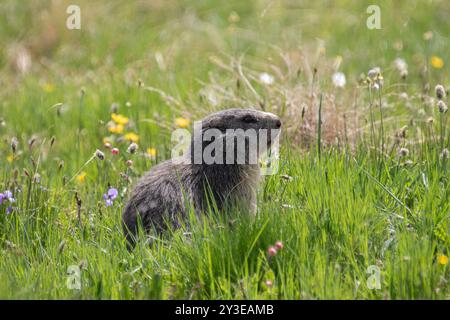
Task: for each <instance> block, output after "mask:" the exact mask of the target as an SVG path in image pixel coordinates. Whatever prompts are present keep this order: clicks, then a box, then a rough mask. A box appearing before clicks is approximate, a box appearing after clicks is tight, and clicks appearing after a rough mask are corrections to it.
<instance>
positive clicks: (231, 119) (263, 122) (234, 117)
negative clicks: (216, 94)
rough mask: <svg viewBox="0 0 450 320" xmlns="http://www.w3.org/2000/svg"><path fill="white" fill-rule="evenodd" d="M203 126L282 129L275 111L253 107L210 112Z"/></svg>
mask: <svg viewBox="0 0 450 320" xmlns="http://www.w3.org/2000/svg"><path fill="white" fill-rule="evenodd" d="M202 128H203V130H205V129H211V128H215V129H219V130H220V131H222V132H225V130H226V129H243V130H247V129H254V130H260V129H267V130H272V129H274V130H275V129H280V128H281V120H280V118H278V117H277V116H276V115H274V114H273V113H269V112H263V111H258V110H253V109H227V110H223V111H219V112H216V113H213V114H210V115H209V116H207V117H206V118H204V119H203V120H202Z"/></svg>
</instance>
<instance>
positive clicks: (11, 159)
mask: <svg viewBox="0 0 450 320" xmlns="http://www.w3.org/2000/svg"><path fill="white" fill-rule="evenodd" d="M6 161H8V162H9V163H12V162H13V161H14V156H13V155H12V154H10V155H9V156H7V157H6Z"/></svg>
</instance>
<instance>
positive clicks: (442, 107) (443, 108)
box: [438, 100, 448, 113]
mask: <svg viewBox="0 0 450 320" xmlns="http://www.w3.org/2000/svg"><path fill="white" fill-rule="evenodd" d="M438 109H439V112H440V113H446V112H447V110H448V107H447V105H446V104H445V102H444V101H442V100H439V101H438Z"/></svg>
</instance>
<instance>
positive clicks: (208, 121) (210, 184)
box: [122, 109, 281, 244]
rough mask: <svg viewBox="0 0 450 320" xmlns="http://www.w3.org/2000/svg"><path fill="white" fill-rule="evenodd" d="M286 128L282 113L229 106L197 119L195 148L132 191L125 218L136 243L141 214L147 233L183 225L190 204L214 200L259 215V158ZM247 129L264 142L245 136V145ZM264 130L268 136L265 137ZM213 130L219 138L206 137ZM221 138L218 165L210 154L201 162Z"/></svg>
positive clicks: (204, 205) (197, 206) (202, 205)
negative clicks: (213, 144)
mask: <svg viewBox="0 0 450 320" xmlns="http://www.w3.org/2000/svg"><path fill="white" fill-rule="evenodd" d="M198 125H201V130H200V135H198V134H196V128H195V127H196V126H198ZM280 127H281V121H280V119H279V118H278V117H277V116H276V115H274V114H272V113H268V112H262V111H257V110H252V109H228V110H224V111H220V112H217V113H214V114H211V115H209V116H207V117H206V118H204V119H203V120H201V121H200V122H196V124H195V125H194V135H193V137H192V139H191V140H190V145H191V147H190V149H189V151H188V152H186V154H185V155H184V156H182V157H181V158H179V159H177V161H174V159H170V160H167V161H164V162H162V163H160V164H158V165H156V166H155V167H153V168H152V169H151V170H150V171H148V172H147V173H146V174H145V175H144V176H143V177H142V178H140V180H139V181H138V182H137V184H136V186H135V188H134V190H133V191H132V193H131V196H130V199H129V201H128V203H127V205H126V206H125V209H124V211H123V216H122V219H123V227H124V231H125V234H126V237H127V239H128V241H129V242H130V244H134V240H135V236H136V234H137V225H138V218H140V219H141V221H142V225H143V226H144V228H145V230H146V232H149V231H150V230H152V229H154V230H156V231H157V232H161V231H163V230H164V229H165V226H167V223H170V224H171V225H172V226H173V227H179V226H180V222H181V221H183V219H185V218H186V217H187V213H186V210H185V208H186V204H187V202H189V203H190V205H192V207H193V209H194V211H195V213H196V214H201V213H202V212H204V211H205V210H207V209H208V206H212V201H213V202H214V203H215V204H214V205H215V206H216V208H217V209H218V210H224V209H226V208H227V207H229V206H232V205H239V206H241V208H242V206H244V208H245V209H248V210H249V211H250V212H252V213H256V191H257V187H258V184H259V180H260V179H259V178H260V167H259V163H258V157H259V155H260V154H261V153H262V152H264V151H267V150H264V149H269V148H270V147H271V145H272V143H273V138H274V137H277V136H278V133H279V130H280ZM238 129H242V130H238ZM249 129H250V130H249ZM262 129H265V130H262ZM209 130H211V131H209ZM243 131H245V132H250V133H251V132H253V133H255V132H256V135H257V137H258V138H257V142H258V143H257V144H256V143H255V140H253V142H252V141H251V137H250V135H248V136H245V138H244V140H245V148H244V149H242V148H240V149H239V143H235V142H236V139H238V137H241V138H242V137H243V135H245V134H244V133H243ZM236 132H239V133H237V134H236ZM263 132H265V134H267V139H264V140H263V139H261V137H262V135H261V133H263ZM211 133H213V135H214V133H216V134H218V136H215V139H214V140H213V139H212V138H210V139H209V140H208V139H205V137H206V136H207V135H209V136H211ZM210 140H212V141H210ZM188 141H189V140H188ZM220 141H221V142H223V143H224V147H223V149H220V148H216V150H215V151H214V152H211V153H210V155H211V157H212V158H213V161H212V162H213V163H211V159H206V155H205V159H200V160H201V161H200V162H199V161H198V159H196V158H195V157H196V156H197V155H200V156H203V154H204V152H206V151H208V146H209V149H211V146H212V143H213V142H220ZM230 142H234V143H233V149H231V148H229V147H230V145H232V144H231V143H230ZM255 145H256V147H255ZM241 146H242V145H241ZM221 151H223V152H221ZM252 152H255V154H256V162H255V161H254V159H253V161H252V159H251V158H252V157H251V155H252ZM243 153H245V154H244V155H243ZM220 156H222V157H220ZM219 158H220V159H219ZM180 159H181V160H182V161H180ZM225 159H226V160H225ZM208 160H209V161H208Z"/></svg>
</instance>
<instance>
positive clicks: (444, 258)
mask: <svg viewBox="0 0 450 320" xmlns="http://www.w3.org/2000/svg"><path fill="white" fill-rule="evenodd" d="M438 263H439V264H441V265H443V266H445V265H446V264H448V257H447V256H446V255H444V254H441V255H440V256H439V258H438Z"/></svg>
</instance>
